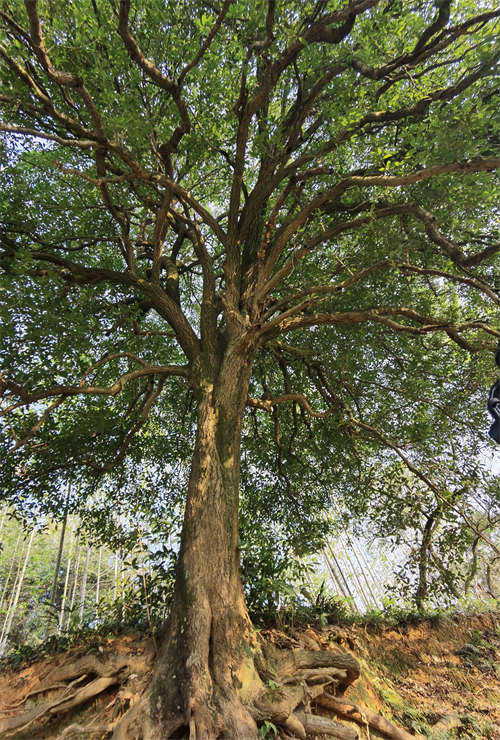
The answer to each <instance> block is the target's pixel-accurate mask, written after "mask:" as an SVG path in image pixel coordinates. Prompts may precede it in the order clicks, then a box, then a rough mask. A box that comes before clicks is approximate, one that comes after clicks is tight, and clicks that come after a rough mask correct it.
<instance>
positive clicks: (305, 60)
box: [0, 0, 500, 738]
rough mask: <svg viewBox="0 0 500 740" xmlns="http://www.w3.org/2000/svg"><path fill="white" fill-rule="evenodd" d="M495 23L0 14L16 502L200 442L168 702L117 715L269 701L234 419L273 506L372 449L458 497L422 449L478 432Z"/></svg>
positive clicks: (248, 732) (161, 693)
mask: <svg viewBox="0 0 500 740" xmlns="http://www.w3.org/2000/svg"><path fill="white" fill-rule="evenodd" d="M499 13H500V11H498V10H494V9H491V6H490V5H489V4H484V6H483V5H482V4H481V3H480V4H478V3H477V2H474V3H472V2H468V1H466V2H461V3H460V4H459V5H458V4H456V5H455V4H453V3H452V2H450V1H449V0H440V1H439V2H438V3H436V4H435V5H434V4H433V3H430V2H423V3H419V4H418V5H416V6H414V7H412V8H406V7H405V6H404V4H402V3H400V2H394V0H390V1H389V2H383V1H381V0H351V1H350V2H348V3H342V2H336V1H334V0H333V1H331V2H325V1H324V0H318V2H313V3H304V2H302V1H301V2H293V1H292V2H286V3H279V2H275V0H269V1H268V2H256V3H250V4H247V3H245V2H240V1H238V0H237V1H235V2H231V0H224V2H222V3H220V4H217V5H213V4H212V3H205V2H203V1H202V0H196V1H194V0H193V1H192V2H190V1H186V2H183V3H173V2H169V1H168V2H163V1H162V2H159V0H148V2H146V3H143V2H141V3H140V4H139V5H137V6H134V7H133V8H132V7H131V3H130V1H129V0H121V1H120V2H119V3H114V2H110V3H108V2H100V1H99V0H95V1H92V2H82V3H78V5H69V4H68V3H62V2H59V1H58V0H52V1H51V2H49V1H48V0H47V2H36V0H25V2H24V3H21V2H19V1H18V0H14V1H13V2H11V3H9V6H8V8H4V9H2V10H1V11H0V21H1V28H2V43H1V44H0V60H1V67H0V81H1V91H0V103H1V105H2V110H3V118H2V123H1V124H0V129H1V130H2V131H3V132H4V134H5V151H4V153H3V157H4V162H5V164H4V169H3V171H2V195H1V203H0V214H1V222H2V230H1V244H2V255H1V264H2V283H1V287H2V293H1V295H2V302H3V306H4V307H5V308H4V309H3V310H4V311H5V320H4V321H3V322H2V329H1V332H2V380H1V388H2V393H3V398H4V415H5V418H6V423H5V428H4V431H5V435H4V438H3V443H2V444H3V448H2V451H3V453H4V455H5V457H6V459H7V464H6V465H5V466H4V467H3V470H2V479H3V481H5V483H6V486H7V489H8V490H10V491H11V492H12V498H13V501H14V502H15V499H16V497H21V496H23V497H24V500H25V501H30V500H31V501H35V500H37V499H40V498H42V499H43V500H44V501H45V502H46V504H45V505H46V506H47V508H49V507H53V506H54V505H56V502H57V501H59V506H60V507H61V508H62V506H63V500H64V499H63V497H64V494H63V493H62V491H63V489H62V487H61V481H62V480H66V481H67V480H69V479H70V478H72V479H73V480H75V482H78V484H79V488H80V489H81V490H82V491H83V490H84V488H85V486H84V484H85V482H86V483H87V490H88V495H90V494H91V493H92V491H93V490H95V482H96V479H98V478H100V477H102V476H103V475H109V476H110V477H112V478H114V481H115V483H114V485H116V486H118V487H119V486H120V485H126V484H127V476H129V475H130V472H131V471H132V472H133V473H134V472H135V474H139V470H140V466H142V468H146V469H147V474H148V475H150V477H151V480H152V482H154V480H155V475H156V483H157V487H156V493H157V495H158V496H161V490H162V488H161V482H162V480H164V478H165V476H168V474H169V472H170V470H171V469H172V467H173V466H174V462H175V459H176V457H177V454H178V451H181V450H182V453H183V454H184V455H189V454H190V453H191V454H192V458H191V465H190V473H189V480H188V483H187V495H186V503H185V510H184V519H183V528H182V535H181V544H180V550H179V556H178V561H177V574H176V587H175V593H174V597H173V604H172V608H171V612H170V617H169V623H168V630H167V631H166V632H165V639H164V644H163V646H162V650H161V654H160V656H159V658H158V666H157V671H156V675H155V678H154V681H153V687H152V692H151V697H152V703H151V707H148V706H147V697H145V698H144V700H143V702H142V703H140V704H138V705H136V706H135V707H134V710H133V711H132V713H131V715H130V716H128V717H126V718H125V719H124V720H123V721H122V725H121V727H122V730H123V731H125V730H124V728H125V727H126V726H128V728H129V729H130V731H131V732H132V727H134V728H135V729H134V732H136V734H141V733H142V732H147V733H149V734H150V735H151V736H153V737H168V736H169V734H170V733H171V732H173V731H174V730H175V729H176V728H177V727H179V726H181V725H184V724H187V725H189V727H190V729H191V731H192V733H193V735H194V733H195V732H196V736H197V737H204V736H207V737H215V736H217V735H219V734H224V735H225V736H228V737H233V738H236V737H244V738H250V737H255V736H256V733H257V727H256V721H262V719H263V717H264V716H266V713H267V716H269V717H271V718H274V719H276V718H277V717H281V714H280V712H278V710H273V709H272V702H271V701H267V703H266V702H264V703H263V701H262V700H259V701H260V705H259V706H260V708H259V707H257V708H256V704H255V701H254V693H253V692H257V693H258V691H259V690H262V689H263V684H262V682H261V680H260V678H259V677H258V673H257V672H256V670H255V666H256V665H257V666H259V667H260V669H261V672H262V663H263V661H262V656H259V650H258V646H257V640H256V636H255V633H254V631H253V629H252V625H251V623H250V620H249V618H248V614H247V610H246V606H245V602H244V597H243V591H242V584H241V579H240V573H239V561H240V548H241V542H240V541H239V540H238V499H239V489H240V449H241V440H242V435H243V439H244V450H245V456H244V461H245V466H244V467H245V476H246V477H247V478H251V477H252V475H255V471H256V470H257V467H256V466H255V465H253V464H252V459H254V460H255V461H256V462H258V463H259V465H258V469H260V470H263V469H264V470H266V471H268V472H267V477H266V478H265V479H264V480H263V481H262V483H263V485H262V486H261V487H262V489H264V490H265V492H266V496H267V495H272V496H273V500H274V501H275V506H276V508H279V509H280V510H281V511H282V516H283V517H284V518H285V519H286V518H287V517H288V518H291V517H294V518H297V515H298V514H299V513H300V512H301V509H303V507H304V502H307V501H308V500H311V496H313V495H314V494H313V492H314V491H316V492H317V491H318V490H321V489H318V486H317V479H318V476H323V477H324V479H325V480H326V481H334V480H335V477H336V476H339V477H340V476H342V475H351V474H352V475H355V474H356V473H355V471H356V466H355V461H356V460H357V461H360V462H359V469H362V467H363V460H368V459H370V457H371V456H373V455H375V454H376V453H377V452H380V450H385V451H386V452H385V454H386V455H387V456H388V457H391V456H397V457H398V458H399V459H400V460H401V461H402V462H403V464H404V465H405V466H406V467H407V468H408V469H409V470H411V471H412V473H413V474H414V475H416V476H417V477H418V478H419V480H421V481H422V482H423V483H424V484H425V485H427V486H428V485H429V484H430V486H431V489H432V490H433V491H434V493H435V495H436V496H437V497H438V498H439V500H441V496H443V495H444V497H445V499H446V496H447V494H446V492H445V493H444V494H442V493H441V491H440V489H439V487H438V486H437V484H436V483H434V482H433V481H432V479H431V478H430V477H429V475H428V473H427V466H428V461H429V459H432V458H433V457H434V456H435V455H437V454H439V453H440V452H442V451H443V450H444V449H446V445H447V444H448V439H449V438H450V436H451V437H453V438H455V437H456V435H457V425H458V429H460V432H459V433H460V434H461V433H462V421H463V422H465V423H466V424H467V423H468V424H469V425H470V426H469V428H470V427H472V428H474V427H475V426H477V416H478V405H477V401H478V393H481V388H482V385H483V380H482V379H483V378H484V375H485V374H486V364H485V362H484V361H482V360H481V359H478V360H476V359H474V361H472V359H471V358H472V356H473V355H476V356H477V354H476V353H479V352H481V350H488V349H494V345H495V341H494V338H496V337H498V336H499V331H498V329H497V328H495V327H494V326H493V325H492V322H491V318H492V311H493V310H497V306H498V303H499V298H498V293H497V292H496V290H495V284H494V279H495V266H494V262H493V259H494V256H495V254H496V253H497V252H498V249H499V246H498V240H497V239H496V237H495V234H494V232H493V229H492V226H491V222H492V219H491V210H492V208H493V204H494V198H495V182H496V181H495V178H494V175H493V174H492V173H493V170H494V168H495V167H497V166H498V164H499V163H500V159H498V158H496V157H495V156H494V148H495V143H496V141H497V134H498V118H497V116H498V110H499V106H498V98H497V94H496V91H495V87H494V79H493V78H494V74H495V64H496V62H497V50H496V47H495V44H494V40H495V28H496V23H497V18H498V15H499ZM388 384H389V387H387V385H388ZM437 406H439V407H440V408H441V409H443V413H439V414H436V407H437ZM246 407H249V408H250V411H251V412H252V414H253V417H252V415H251V416H250V417H249V419H248V421H249V423H248V426H247V425H246V422H245V426H244V414H245V408H246ZM457 409H459V410H460V413H459V416H458V418H457ZM245 418H246V417H245ZM252 418H253V419H254V423H255V425H256V429H254V436H253V441H252V431H251V423H252ZM465 430H467V426H465ZM475 436H477V431H476V432H475ZM471 438H472V432H471ZM193 439H194V443H193V442H192V440H193ZM259 439H260V440H265V446H263V445H262V443H261V442H260V443H259V442H258V440H259ZM272 440H273V441H274V443H275V449H274V450H272V448H271V444H270V442H271V441H272ZM167 443H168V444H167ZM276 450H277V451H276ZM150 461H151V463H153V464H151V465H150ZM332 471H333V472H332ZM260 483H261V481H259V485H260ZM432 486H434V488H432ZM255 488H256V486H252V490H253V491H254V492H255ZM153 490H154V485H153ZM42 494H43V495H42ZM259 495H262V494H259V493H256V494H255V499H256V502H257V501H258V500H259ZM254 505H255V508H256V509H257V503H254ZM268 511H269V509H268ZM468 526H474V522H473V521H472V520H471V519H470V517H469V524H468ZM482 536H483V537H484V536H485V535H484V534H483V535H482ZM252 651H253V652H252ZM252 655H253V656H254V658H252V657H251V656H252ZM243 670H244V673H243V672H242V671H243ZM263 707H264V709H263ZM280 711H281V713H282V710H280ZM273 712H274V714H273ZM282 720H283V718H282V717H281V721H282ZM148 723H149V724H148ZM143 725H147V729H144V728H143V729H138V728H139V727H143Z"/></svg>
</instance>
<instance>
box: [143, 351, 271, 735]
mask: <svg viewBox="0 0 500 740" xmlns="http://www.w3.org/2000/svg"><path fill="white" fill-rule="evenodd" d="M251 364H252V361H251V358H250V357H249V356H248V351H247V352H245V349H244V348H239V349H237V348H234V347H233V348H231V347H230V348H228V349H227V350H226V352H225V356H224V358H223V360H222V362H221V366H220V370H219V372H218V373H215V374H214V375H212V377H210V373H209V372H206V371H205V373H202V379H201V382H200V386H199V394H198V418H197V432H196V441H195V448H194V454H193V459H192V463H191V470H190V476H189V483H188V491H187V500H186V510H185V515H184V522H183V528H182V535H181V545H180V551H179V557H178V563H177V574H176V586H175V593H174V600H173V606H172V611H171V614H170V618H169V621H168V624H167V629H166V638H165V643H164V645H163V647H162V648H160V656H159V660H158V670H157V672H156V676H155V678H154V682H153V688H152V696H151V701H152V707H151V709H152V715H153V721H152V724H151V727H150V730H149V736H150V737H152V738H157V737H169V736H170V734H171V732H172V731H174V730H175V729H176V728H178V727H180V726H182V725H184V726H185V727H186V730H187V728H189V731H190V732H191V734H192V735H194V736H195V737H196V738H216V737H228V738H229V737H230V738H232V739H233V740H237V738H244V739H245V740H251V739H252V738H256V737H257V726H256V724H255V722H254V720H253V719H252V717H251V716H250V714H249V713H248V711H246V709H245V707H244V701H243V699H242V696H241V692H240V689H241V688H242V686H243V683H244V682H243V681H242V680H241V675H242V673H243V672H244V671H245V669H246V672H247V674H248V672H250V673H251V674H252V675H254V677H255V680H256V681H257V682H258V676H257V674H256V672H255V669H254V666H253V658H252V650H253V649H254V647H255V645H256V640H255V633H254V630H253V627H252V624H251V622H250V619H249V617H248V613H247V609H246V605H245V599H244V595H243V588H242V582H241V577H240V553H239V547H238V497H239V482H240V438H241V427H242V419H243V412H244V408H245V404H246V398H247V392H248V382H249V377H250V371H251ZM205 367H210V362H209V361H207V362H206V363H205ZM245 683H248V682H245Z"/></svg>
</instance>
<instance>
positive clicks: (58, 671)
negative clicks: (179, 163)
mask: <svg viewBox="0 0 500 740" xmlns="http://www.w3.org/2000/svg"><path fill="white" fill-rule="evenodd" d="M244 666H245V667H244V669H242V670H241V671H240V673H239V674H238V678H237V679H235V689H234V691H227V690H226V691H225V692H221V691H219V695H218V696H217V703H216V704H210V703H209V702H205V704H203V703H202V702H201V701H200V700H199V698H197V695H196V693H195V691H193V694H192V701H191V703H190V704H189V706H188V707H187V708H186V707H182V706H180V705H179V706H177V707H173V709H174V711H173V712H172V713H171V715H170V716H169V718H168V720H167V724H164V725H163V727H162V734H161V735H160V734H159V733H158V729H157V726H155V725H154V721H153V723H152V720H151V718H152V717H153V715H154V712H153V711H152V707H153V704H154V703H153V699H152V695H153V694H152V691H153V689H152V684H151V683H150V684H149V686H148V687H146V688H145V689H144V680H143V679H144V676H145V675H146V674H147V673H148V671H150V669H151V655H149V654H145V655H143V656H137V655H111V656H108V657H103V658H102V659H101V658H99V657H97V656H95V655H86V656H83V657H81V658H78V659H77V660H74V661H72V662H69V663H64V664H62V665H59V666H57V667H55V668H54V669H52V670H51V671H50V673H49V674H48V675H47V676H46V677H45V678H44V680H43V682H41V683H40V685H39V686H35V687H33V688H32V690H31V691H30V692H29V694H27V695H26V696H25V697H24V698H23V700H22V701H21V702H19V703H18V704H17V705H15V706H11V707H9V709H8V710H7V711H8V712H9V713H11V712H12V711H13V710H14V709H16V708H19V706H20V705H21V704H22V703H24V702H25V701H26V700H28V699H31V700H33V697H34V696H35V695H39V694H41V693H52V692H57V694H56V696H54V698H53V699H51V700H50V701H45V702H43V703H37V704H36V705H35V706H32V707H30V708H29V709H27V710H25V711H24V712H21V713H18V714H14V715H12V716H9V717H5V718H3V719H0V735H2V737H12V736H14V735H17V734H18V733H21V732H25V731H26V730H27V729H28V728H29V727H32V726H33V725H34V723H35V722H37V723H41V724H44V725H46V724H47V723H48V722H50V720H51V718H54V717H55V716H56V715H57V716H58V717H59V716H60V715H62V714H64V713H67V712H70V711H71V712H72V718H73V723H72V724H70V725H69V726H68V727H66V728H65V729H64V730H63V731H62V733H61V734H59V735H58V737H60V738H65V739H68V738H73V737H74V738H78V737H82V738H83V737H85V736H89V737H105V736H109V735H111V734H112V737H113V740H159V738H160V737H161V738H162V740H163V738H167V737H171V736H173V737H184V738H189V739H190V740H215V738H217V737H220V738H231V739H233V738H244V740H251V739H252V738H257V735H258V727H259V726H260V725H261V724H263V723H264V722H266V721H267V722H272V723H273V724H274V725H276V726H277V727H278V728H279V734H280V737H282V738H284V739H287V738H288V739H289V740H291V739H292V738H301V740H306V738H309V737H312V736H315V735H325V736H330V737H337V738H341V740H355V738H356V737H357V736H358V735H357V731H356V729H355V728H354V727H353V726H352V725H351V726H348V725H345V724H339V723H338V722H335V721H333V720H332V719H330V718H329V717H324V716H320V715H319V714H318V710H319V711H321V708H325V709H328V710H330V711H332V710H333V712H335V713H336V714H337V715H338V716H340V717H342V718H343V719H349V720H354V721H356V722H358V723H360V724H362V725H369V726H370V727H372V728H374V729H376V730H377V731H379V732H382V733H383V734H385V735H386V736H388V737H390V738H393V740H409V739H410V738H414V736H413V735H410V734H409V733H407V732H405V731H404V730H400V729H398V728H397V727H395V726H394V725H393V724H392V723H391V722H389V721H388V720H386V719H385V718H383V717H381V716H379V715H377V714H374V713H373V712H370V711H369V710H366V709H361V708H359V707H358V706H356V705H355V704H352V703H351V702H347V701H345V700H343V699H341V698H339V697H336V696H333V691H337V692H343V691H345V689H346V688H347V687H348V686H349V685H350V684H351V683H352V682H353V681H355V680H356V678H357V677H358V676H359V665H358V662H357V661H356V659H355V658H354V657H353V656H351V655H349V654H348V653H343V652H332V651H330V650H304V649H302V648H299V649H292V650H280V649H277V648H276V647H272V646H269V645H264V646H263V649H262V651H260V652H259V654H258V655H255V663H254V660H253V659H252V658H249V659H246V661H245V663H244ZM256 666H257V667H258V670H257V668H256ZM193 675H196V674H193ZM135 679H137V681H136V682H135V683H134V680H135ZM201 681H202V679H200V677H199V676H198V684H196V682H194V683H193V684H191V689H196V686H198V690H199V687H200V686H202V682H201ZM116 687H119V690H118V692H117V693H115V694H114V695H113V698H112V699H111V701H110V702H109V703H108V704H107V705H106V706H105V707H104V709H103V710H101V715H100V716H99V717H98V718H95V717H94V719H93V720H92V721H90V722H89V721H87V722H85V721H83V722H82V721H81V720H79V719H76V718H75V716H74V710H76V709H77V708H79V707H82V708H83V705H85V704H87V703H88V702H89V701H90V700H92V699H95V698H96V697H98V696H100V695H102V694H103V692H106V691H109V690H110V689H113V688H115V691H116ZM212 691H214V692H215V691H216V689H214V688H213V689H212ZM202 695H203V694H202V693H199V694H198V697H200V696H202ZM213 695H214V696H216V695H217V694H216V693H214V694H213ZM311 705H312V706H313V710H312V709H311ZM214 706H216V710H215V711H214ZM176 709H177V712H176V711H175V710H176Z"/></svg>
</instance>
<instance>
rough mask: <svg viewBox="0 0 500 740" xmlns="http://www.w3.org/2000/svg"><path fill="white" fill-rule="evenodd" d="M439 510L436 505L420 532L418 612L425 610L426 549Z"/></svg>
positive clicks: (427, 560) (416, 601)
mask: <svg viewBox="0 0 500 740" xmlns="http://www.w3.org/2000/svg"><path fill="white" fill-rule="evenodd" d="M440 512H441V507H440V506H438V507H437V508H436V509H434V511H433V512H432V513H431V514H429V516H428V517H427V520H426V522H425V526H424V529H423V532H422V542H421V544H420V551H419V557H418V587H417V591H416V594H415V604H416V605H417V609H418V611H419V612H423V611H424V610H425V600H426V598H427V566H428V562H429V558H428V551H429V547H430V544H431V540H432V533H433V530H434V528H435V526H436V523H437V521H436V520H437V519H438V517H439V514H440Z"/></svg>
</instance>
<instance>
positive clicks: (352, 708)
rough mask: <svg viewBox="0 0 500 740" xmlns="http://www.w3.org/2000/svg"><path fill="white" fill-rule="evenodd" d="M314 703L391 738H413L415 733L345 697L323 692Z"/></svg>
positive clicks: (410, 739)
mask: <svg viewBox="0 0 500 740" xmlns="http://www.w3.org/2000/svg"><path fill="white" fill-rule="evenodd" d="M316 704H317V705H319V706H320V707H324V708H325V709H330V710H331V711H333V712H335V713H336V714H337V715H338V716H339V717H344V718H345V719H352V720H354V721H355V722H358V724H360V725H364V726H366V725H368V726H369V727H372V728H373V729H374V730H377V732H380V733H381V734H382V735H385V736H386V737H389V738H392V740H415V735H410V733H409V732H406V730H402V729H400V728H399V727H396V726H395V725H393V724H392V722H389V720H388V719H386V718H385V717H382V716H381V715H380V714H376V713H375V712H371V711H370V710H369V709H361V708H360V707H358V706H357V705H356V704H353V703H352V702H350V701H346V700H345V699H339V698H338V697H336V696H331V695H330V694H327V693H325V694H322V695H320V696H318V698H317V699H316Z"/></svg>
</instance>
